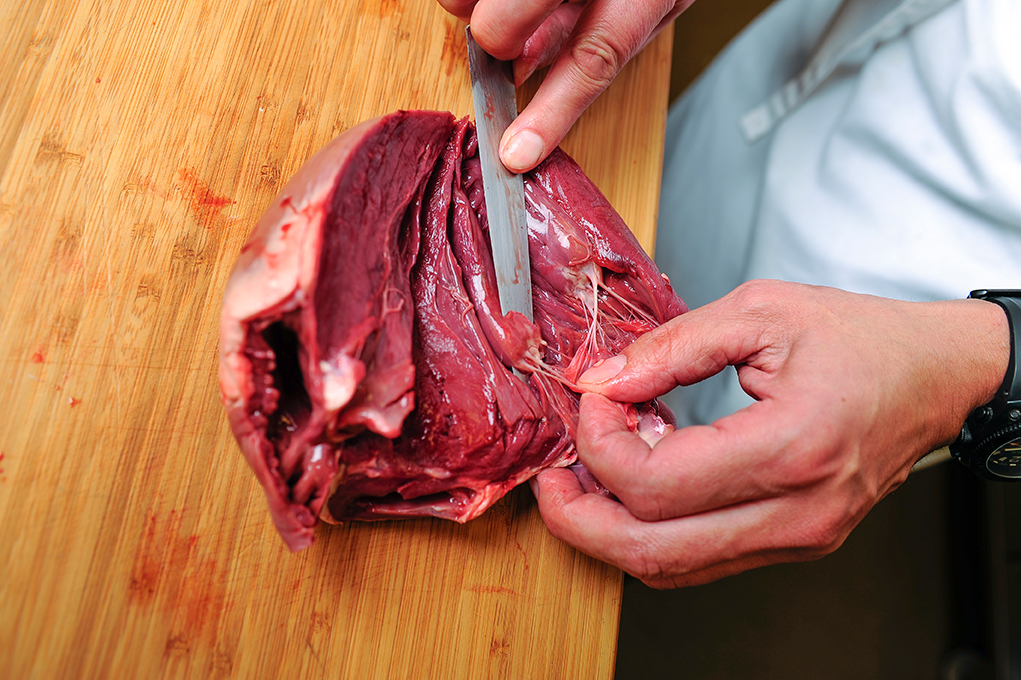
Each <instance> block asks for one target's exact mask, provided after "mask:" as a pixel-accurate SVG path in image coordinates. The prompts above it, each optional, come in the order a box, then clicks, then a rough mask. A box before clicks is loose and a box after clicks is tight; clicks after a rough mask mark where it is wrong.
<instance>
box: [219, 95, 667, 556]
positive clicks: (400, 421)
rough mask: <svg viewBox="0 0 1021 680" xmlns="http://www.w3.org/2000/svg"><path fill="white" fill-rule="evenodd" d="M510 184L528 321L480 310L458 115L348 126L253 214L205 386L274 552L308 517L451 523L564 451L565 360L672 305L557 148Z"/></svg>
mask: <svg viewBox="0 0 1021 680" xmlns="http://www.w3.org/2000/svg"><path fill="white" fill-rule="evenodd" d="M524 184H525V198H526V206H527V211H528V231H529V233H528V238H529V253H530V256H531V272H532V286H533V304H534V323H532V322H529V321H528V320H527V319H526V318H525V317H523V316H521V315H520V314H518V313H516V312H511V313H509V314H507V315H506V316H505V315H503V314H502V313H501V311H500V303H499V296H498V293H497V288H496V275H495V272H494V269H493V256H492V252H491V249H490V245H489V235H488V221H487V218H486V207H485V200H484V196H483V190H482V176H481V168H480V164H479V160H478V155H477V141H476V138H475V132H474V126H473V125H472V124H471V122H469V121H468V120H467V119H463V120H460V121H458V120H455V118H454V117H453V116H452V115H451V114H449V113H445V112H431V111H399V112H396V113H393V114H390V115H388V116H384V117H381V118H377V119H374V120H370V121H366V122H364V123H362V124H360V125H358V126H356V127H354V128H352V129H350V130H348V131H347V132H345V133H344V134H342V135H340V136H339V137H338V138H337V139H335V140H333V141H332V142H331V143H330V144H328V145H327V146H326V147H324V148H323V149H321V150H320V151H319V152H318V153H317V154H316V155H315V156H313V157H312V158H311V159H310V160H309V161H308V162H307V163H306V164H305V165H303V166H302V167H301V168H300V169H299V170H298V171H297V173H296V174H295V175H294V176H293V177H292V178H291V179H290V180H289V181H288V182H287V184H286V185H285V186H284V188H283V189H282V190H281V191H280V193H279V194H278V195H277V197H276V198H275V199H274V200H273V203H272V204H271V205H270V207H269V209H268V210H267V212H266V213H265V214H264V215H263V217H262V218H261V219H260V220H259V222H258V223H257V224H256V226H255V228H254V230H253V232H252V234H251V236H250V238H249V240H248V243H247V244H246V245H245V246H244V248H243V249H242V251H241V254H240V256H239V258H238V261H237V264H236V265H235V267H234V270H233V272H232V274H231V277H230V280H229V281H228V283H227V289H226V294H225V299H224V305H223V312H222V316H221V328H220V334H221V337H220V372H219V377H220V387H221V393H222V398H223V403H224V405H225V407H226V410H227V415H228V419H229V421H230V426H231V428H232V430H233V432H234V434H235V436H236V438H237V440H238V443H239V445H240V447H241V451H242V453H243V454H244V455H245V457H246V458H247V460H248V462H249V463H250V465H251V467H252V469H253V470H254V471H255V474H256V476H257V478H258V480H259V482H260V483H261V484H262V486H263V488H264V490H265V493H266V498H267V501H268V504H269V509H270V513H271V515H272V517H273V521H274V523H275V525H276V527H277V529H278V530H279V532H280V534H281V536H282V537H283V539H284V541H285V542H286V543H287V545H288V546H289V547H290V548H291V549H292V550H295V551H296V550H301V549H302V548H305V547H307V546H309V545H310V544H311V543H312V537H313V529H314V527H315V525H316V523H317V521H318V520H319V519H322V520H324V521H327V522H333V523H336V522H342V521H346V520H375V519H394V518H405V517H419V516H434V517H441V518H446V519H451V520H455V521H458V522H465V521H468V520H470V519H473V518H475V517H477V516H478V515H479V514H480V513H482V512H483V511H484V510H486V508H488V507H489V506H491V505H492V504H493V503H495V502H496V501H497V500H498V499H499V498H500V497H502V496H503V495H504V494H506V493H507V492H508V491H509V490H510V489H512V488H513V487H515V486H516V485H518V484H520V483H522V482H523V481H525V480H527V479H528V478H529V477H531V476H532V475H534V474H536V473H537V472H538V471H539V470H541V469H543V468H546V467H554V466H568V465H572V464H574V462H575V458H576V452H575V447H574V434H575V430H576V427H577V415H578V405H579V395H578V393H577V391H576V387H575V385H574V383H575V381H576V380H577V377H578V376H579V375H580V374H581V373H582V372H583V371H584V370H585V369H587V368H588V367H590V366H591V365H593V364H594V363H596V362H597V361H599V360H600V359H603V358H606V357H609V356H613V355H615V354H617V353H619V352H620V351H621V350H623V349H624V348H625V347H626V346H627V345H628V344H630V343H631V342H632V341H634V339H635V338H636V337H638V336H639V335H641V334H642V333H644V332H646V331H648V330H650V329H652V328H654V327H656V326H657V325H659V324H661V323H663V322H664V321H666V320H668V319H670V318H672V317H674V316H676V315H678V314H681V313H683V312H684V311H686V308H685V306H684V303H683V302H681V300H680V299H679V298H678V297H677V295H676V294H675V293H674V292H673V289H672V288H671V287H670V285H669V282H668V281H667V280H666V277H665V276H663V275H661V274H660V273H659V272H658V271H657V270H656V267H655V265H654V264H653V263H652V261H651V260H650V259H649V258H648V256H647V255H646V254H645V253H644V252H643V251H642V249H641V247H640V246H639V245H638V243H637V241H636V240H635V239H634V237H633V236H632V234H631V232H630V231H629V230H628V229H627V226H626V225H625V224H624V223H623V221H622V220H621V218H620V217H619V216H618V215H617V213H616V212H615V211H614V210H613V208H612V207H611V206H610V204H609V203H608V202H607V201H606V199H605V198H604V197H603V195H602V194H601V193H600V192H599V190H598V189H596V187H595V186H594V185H593V184H592V182H591V181H590V180H589V179H588V178H587V177H585V175H584V174H583V173H582V171H581V170H580V168H579V167H578V166H577V164H576V163H575V162H574V161H573V160H571V158H569V157H568V156H567V154H565V153H564V152H563V151H561V150H559V149H557V150H556V151H554V152H553V153H552V154H551V155H550V157H549V158H548V159H547V160H546V161H544V162H543V163H542V164H541V165H540V166H539V167H538V168H536V169H535V170H533V171H532V172H530V173H528V174H526V175H525V178H524ZM513 368H517V369H518V370H519V371H520V372H521V373H522V374H524V375H525V376H526V378H527V382H525V381H523V380H522V379H521V378H519V377H518V376H517V375H515V374H514V372H513V371H512V369H513ZM621 408H622V409H624V411H625V413H627V415H628V421H629V423H633V424H634V428H635V429H636V431H638V430H639V429H640V430H641V431H642V432H649V433H650V436H657V435H658V434H662V433H663V432H664V431H666V430H668V429H669V428H670V423H671V422H672V416H670V415H669V413H668V412H666V410H665V409H663V410H662V412H661V407H660V406H659V405H658V404H657V403H656V402H651V403H645V404H638V405H631V404H622V405H621ZM584 477H585V479H587V480H590V484H592V483H594V480H591V475H585V476H584Z"/></svg>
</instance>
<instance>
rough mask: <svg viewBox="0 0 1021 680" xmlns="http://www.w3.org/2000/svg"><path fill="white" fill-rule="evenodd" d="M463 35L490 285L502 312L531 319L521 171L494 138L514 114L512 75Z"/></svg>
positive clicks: (508, 66) (467, 30) (469, 34)
mask: <svg viewBox="0 0 1021 680" xmlns="http://www.w3.org/2000/svg"><path fill="white" fill-rule="evenodd" d="M465 34H466V36H467V38H468V70H469V71H470V72H471V83H472V101H473V102H474V104H475V131H476V133H477V135H478V140H479V160H480V161H481V162H482V190H483V193H484V194H485V197H486V214H487V216H488V218H489V239H490V242H491V243H492V246H493V264H494V265H495V267H496V287H497V289H498V291H499V294H500V309H501V310H503V313H504V315H506V314H507V313H508V312H512V311H513V312H519V313H521V314H524V315H525V317H526V318H527V319H528V320H529V321H532V273H531V269H530V264H529V259H528V224H527V219H526V217H525V185H524V182H523V181H522V179H521V175H518V174H515V173H513V172H511V171H510V170H508V169H507V168H506V167H505V166H504V164H503V162H502V161H501V160H500V139H501V138H502V137H503V133H504V131H505V130H506V129H507V126H509V125H510V124H511V121H513V120H514V119H515V118H517V115H518V101H517V97H516V96H515V94H514V75H513V72H512V70H511V64H510V62H508V61H499V60H497V59H494V58H493V57H491V56H490V55H489V54H488V53H486V51H485V50H483V49H482V48H481V47H479V44H478V43H477V42H475V38H473V37H472V32H471V26H468V27H466V28H465Z"/></svg>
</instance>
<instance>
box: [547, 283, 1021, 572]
mask: <svg viewBox="0 0 1021 680" xmlns="http://www.w3.org/2000/svg"><path fill="white" fill-rule="evenodd" d="M621 356H622V357H625V358H624V359H620V358H618V359H611V360H608V361H607V362H605V363H604V364H602V365H597V366H595V367H593V368H592V369H590V370H589V371H588V372H587V373H586V374H585V375H583V376H582V378H581V379H580V380H579V384H580V385H581V386H583V387H584V388H585V389H587V390H589V391H591V392H592V393H591V394H585V395H584V396H583V397H582V406H581V416H580V423H579V430H578V442H577V444H578V455H579V458H580V460H581V462H582V463H584V464H585V466H586V467H587V468H588V469H589V470H590V471H591V472H592V473H593V474H594V475H595V476H596V478H597V479H599V481H600V482H601V483H602V484H603V485H604V486H606V487H607V488H608V489H609V490H610V491H612V492H613V494H614V495H615V496H616V497H617V498H618V499H620V500H619V502H618V501H616V500H613V499H611V498H608V497H606V496H603V495H599V494H587V493H585V492H584V491H583V490H582V488H581V485H580V484H579V483H578V480H577V478H576V477H575V476H574V474H573V473H572V472H571V471H570V470H567V469H551V470H544V471H542V472H541V473H539V475H538V477H537V478H536V480H535V482H534V483H533V489H534V490H535V491H536V495H537V497H538V501H539V508H540V511H541V512H542V516H543V519H544V520H545V522H546V524H547V526H548V527H549V529H550V531H551V532H552V533H553V534H554V535H555V536H557V537H558V538H560V539H562V540H564V541H566V542H567V543H570V544H571V545H574V546H576V547H578V548H579V549H581V550H582V551H584V552H586V553H588V554H590V555H592V556H594V557H597V558H599V559H602V560H604V561H607V562H610V563H612V564H614V565H617V566H619V567H621V568H622V569H624V570H625V571H627V572H629V573H631V574H633V575H634V576H637V577H638V578H640V579H642V580H643V581H644V582H646V583H647V584H649V585H651V586H654V587H677V586H682V585H691V584H698V583H706V582H709V581H712V580H715V579H718V578H720V577H722V576H726V575H729V574H734V573H737V572H740V571H744V570H746V569H750V568H753V567H758V566H762V565H766V564H771V563H776V562H789V561H801V560H809V559H815V558H818V557H821V556H823V555H826V554H828V553H830V552H832V551H833V550H835V549H836V548H837V547H839V546H840V545H841V543H842V542H843V541H844V539H845V538H846V537H847V535H848V533H849V532H850V531H851V529H852V528H853V527H854V526H856V525H857V524H858V522H859V521H861V519H862V517H863V516H864V515H865V514H866V513H867V512H868V511H869V510H870V509H871V508H872V507H873V505H875V504H876V503H877V502H878V501H879V500H880V499H882V498H883V497H884V496H885V495H886V494H887V493H889V492H890V491H891V490H893V489H894V488H896V487H897V486H898V485H900V484H901V483H902V482H903V481H904V480H905V479H906V478H907V475H908V472H909V471H910V469H911V466H912V465H913V464H914V463H915V462H916V461H917V460H918V459H919V458H921V457H922V456H923V455H925V454H926V453H928V452H929V451H931V450H933V449H935V448H938V447H940V446H942V445H944V444H947V443H949V442H951V441H953V439H954V438H955V437H956V436H957V434H958V432H959V431H960V428H961V426H962V424H963V422H964V419H965V418H966V417H967V415H968V414H969V413H970V412H971V411H972V410H973V409H975V408H977V407H978V406H980V405H982V404H984V403H987V402H988V401H989V400H991V399H992V396H993V394H994V393H995V391H996V389H997V388H998V387H999V385H1000V383H1001V382H1002V380H1003V376H1004V374H1005V372H1006V367H1007V361H1008V358H1009V356H1010V349H1009V334H1008V330H1007V321H1006V316H1005V315H1004V313H1003V311H1002V310H1001V309H1000V308H999V307H998V306H996V305H994V304H991V303H988V302H984V301H980V300H957V301H950V302H931V303H914V302H901V301H896V300H888V299H884V298H878V297H872V296H866V295H855V294H851V293H846V292H843V291H839V290H835V289H830V288H819V287H812V286H801V285H795V284H785V283H780V282H762V281H759V282H752V283H751V284H746V285H744V286H742V287H740V288H738V289H737V290H736V291H735V292H733V293H731V294H730V295H728V296H726V297H724V298H722V299H720V300H718V301H716V302H714V303H711V304H709V305H706V306H705V307H701V308H699V309H696V310H693V311H691V312H689V313H687V314H684V315H682V316H680V317H677V318H676V319H674V320H672V321H670V322H668V323H667V324H665V325H663V326H661V327H660V328H658V329H656V330H654V331H652V332H650V333H647V334H646V335H644V336H642V337H640V338H639V339H638V340H637V341H636V342H635V343H634V344H633V345H631V346H630V347H629V348H628V349H627V350H626V351H625V352H624V354H623V355H621ZM728 365H732V366H736V367H737V372H738V377H739V380H740V382H741V385H742V387H743V388H744V389H745V391H746V392H748V393H749V394H750V395H751V396H752V397H754V398H755V399H756V402H755V403H754V404H752V405H751V406H749V407H747V408H745V409H742V410H741V411H738V412H737V413H735V414H733V415H730V416H727V417H725V418H721V419H720V420H718V421H716V422H715V423H713V424H711V425H707V426H697V427H688V428H684V429H680V430H677V431H675V432H673V433H671V434H669V435H667V436H666V437H664V438H663V439H662V440H660V441H659V442H657V443H656V445H655V446H653V447H650V446H649V445H648V444H646V443H645V441H643V440H642V439H641V438H640V437H639V436H638V435H636V434H633V433H631V432H630V431H629V430H628V428H627V426H626V422H625V420H624V417H623V414H622V412H621V409H620V408H619V407H618V406H616V405H615V404H614V403H613V402H611V401H610V399H613V400H615V401H619V402H640V401H645V400H648V399H651V398H653V397H656V396H658V395H661V394H664V393H666V392H668V391H669V390H670V389H672V388H673V387H674V386H675V385H690V384H692V383H694V382H697V381H699V380H702V379H704V378H706V377H708V376H710V375H713V374H715V373H718V372H719V371H721V370H723V369H724V368H725V367H726V366H728ZM618 369H619V370H618ZM615 371H616V372H615Z"/></svg>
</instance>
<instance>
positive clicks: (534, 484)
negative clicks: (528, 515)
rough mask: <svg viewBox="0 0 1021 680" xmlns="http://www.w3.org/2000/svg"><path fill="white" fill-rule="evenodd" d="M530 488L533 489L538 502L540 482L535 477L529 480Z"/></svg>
mask: <svg viewBox="0 0 1021 680" xmlns="http://www.w3.org/2000/svg"><path fill="white" fill-rule="evenodd" d="M528 486H530V487H532V495H533V496H535V499H536V500H539V480H538V479H537V478H535V477H531V478H530V479H529V480H528Z"/></svg>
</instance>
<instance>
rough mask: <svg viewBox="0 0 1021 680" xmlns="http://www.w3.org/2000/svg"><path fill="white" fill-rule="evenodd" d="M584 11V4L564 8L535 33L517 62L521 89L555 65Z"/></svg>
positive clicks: (543, 23)
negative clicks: (537, 74) (547, 68)
mask: <svg viewBox="0 0 1021 680" xmlns="http://www.w3.org/2000/svg"><path fill="white" fill-rule="evenodd" d="M584 8H585V5H584V4H582V3H577V2H572V3H565V4H563V5H560V6H559V7H557V8H556V9H555V10H554V11H553V13H552V14H550V15H549V16H548V17H547V18H546V20H545V21H544V22H542V24H540V26H539V27H538V28H537V29H535V33H533V34H532V36H531V37H530V38H528V40H526V41H525V44H524V46H523V47H522V48H521V54H519V55H518V57H517V59H515V60H514V85H515V86H518V87H520V86H521V85H522V84H523V83H524V82H525V81H526V80H528V79H529V77H531V75H532V74H533V73H535V72H536V71H537V70H539V69H540V68H543V67H545V66H549V65H550V64H552V63H553V59H554V58H556V56H557V54H559V53H560V48H561V47H563V46H564V43H566V42H567V38H568V37H569V36H570V35H571V31H573V30H574V26H575V24H577V23H578V17H579V16H581V11H582V10H583V9H584Z"/></svg>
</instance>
